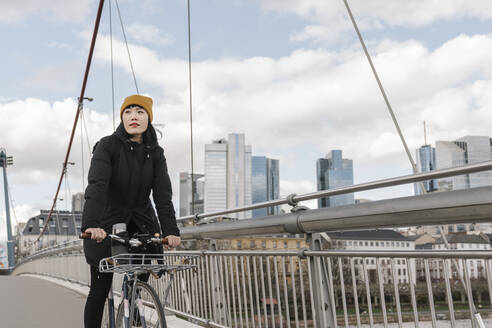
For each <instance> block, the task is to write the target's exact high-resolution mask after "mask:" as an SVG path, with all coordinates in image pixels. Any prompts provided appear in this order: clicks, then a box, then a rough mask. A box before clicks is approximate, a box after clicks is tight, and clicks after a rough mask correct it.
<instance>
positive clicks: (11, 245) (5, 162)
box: [0, 148, 15, 268]
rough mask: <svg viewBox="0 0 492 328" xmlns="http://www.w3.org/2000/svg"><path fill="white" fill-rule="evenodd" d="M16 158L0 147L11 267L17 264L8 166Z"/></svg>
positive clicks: (0, 164)
mask: <svg viewBox="0 0 492 328" xmlns="http://www.w3.org/2000/svg"><path fill="white" fill-rule="evenodd" d="M13 164H14V159H13V158H12V156H7V151H6V150H5V149H4V148H0V166H2V169H3V187H4V195H5V211H6V213H7V251H8V259H9V268H13V267H14V265H15V258H14V240H13V239H12V224H11V222H10V203H9V187H8V182H7V166H9V165H13Z"/></svg>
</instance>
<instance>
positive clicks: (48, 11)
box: [0, 0, 92, 24]
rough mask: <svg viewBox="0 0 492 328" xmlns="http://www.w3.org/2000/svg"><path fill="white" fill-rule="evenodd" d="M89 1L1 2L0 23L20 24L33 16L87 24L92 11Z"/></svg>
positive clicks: (27, 0) (26, 0)
mask: <svg viewBox="0 0 492 328" xmlns="http://www.w3.org/2000/svg"><path fill="white" fill-rule="evenodd" d="M91 4H92V2H91V1H88V0H50V1H38V0H17V1H0V23H7V24H11V23H18V22H21V21H23V20H25V19H27V18H29V17H30V16H32V15H37V14H41V15H43V17H46V18H47V19H55V20H61V21H63V22H76V23H83V22H85V20H86V18H87V16H88V15H89V13H90V10H91Z"/></svg>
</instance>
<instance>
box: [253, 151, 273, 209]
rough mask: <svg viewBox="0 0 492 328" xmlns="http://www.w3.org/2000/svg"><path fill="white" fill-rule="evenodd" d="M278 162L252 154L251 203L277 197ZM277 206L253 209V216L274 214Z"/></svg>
mask: <svg viewBox="0 0 492 328" xmlns="http://www.w3.org/2000/svg"><path fill="white" fill-rule="evenodd" d="M279 185H280V183H279V162H278V160H277V159H271V158H267V157H265V156H253V157H252V159H251V198H252V202H253V204H256V203H261V202H266V201H268V200H274V199H279V197H280V190H279ZM278 213H279V207H278V206H272V207H264V208H258V209H254V210H253V217H262V216H267V215H276V214H278Z"/></svg>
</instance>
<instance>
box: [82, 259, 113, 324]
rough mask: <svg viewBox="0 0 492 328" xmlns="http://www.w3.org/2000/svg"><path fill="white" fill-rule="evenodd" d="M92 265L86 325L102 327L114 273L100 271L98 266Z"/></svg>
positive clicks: (86, 308)
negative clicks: (105, 304)
mask: <svg viewBox="0 0 492 328" xmlns="http://www.w3.org/2000/svg"><path fill="white" fill-rule="evenodd" d="M90 267H91V289H90V290H89V295H88V296H87V301H86V303H85V309H84V327H85V328H100V327H101V320H102V316H103V311H104V303H105V302H106V298H107V297H108V293H109V289H110V288H111V283H112V282H113V273H100V272H99V269H98V267H95V266H93V265H91V266H90Z"/></svg>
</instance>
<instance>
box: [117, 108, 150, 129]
mask: <svg viewBox="0 0 492 328" xmlns="http://www.w3.org/2000/svg"><path fill="white" fill-rule="evenodd" d="M121 119H122V120H123V126H124V127H125V130H126V132H127V133H128V134H131V135H141V134H142V133H144V132H145V130H147V126H148V125H149V115H148V114H147V112H146V111H145V109H143V108H142V107H139V106H131V107H128V108H126V109H125V110H124V111H123V115H122V116H121Z"/></svg>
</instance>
